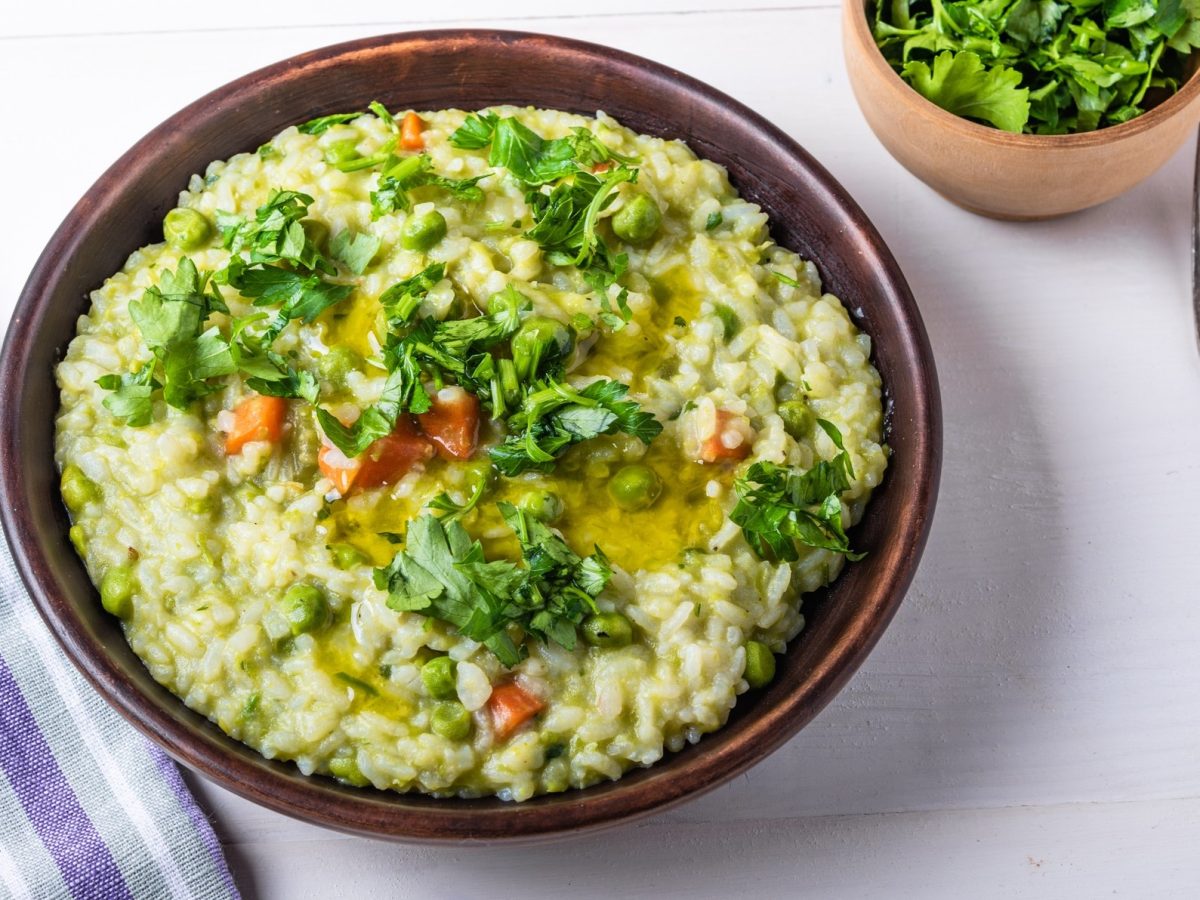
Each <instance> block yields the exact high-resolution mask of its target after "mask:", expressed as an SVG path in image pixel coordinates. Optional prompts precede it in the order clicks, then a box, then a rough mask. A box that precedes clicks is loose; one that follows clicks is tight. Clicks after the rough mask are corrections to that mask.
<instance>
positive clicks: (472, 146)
mask: <svg viewBox="0 0 1200 900" xmlns="http://www.w3.org/2000/svg"><path fill="white" fill-rule="evenodd" d="M498 121H500V117H499V116H497V115H496V114H495V113H490V112H481V113H472V114H471V115H469V116H467V118H466V121H464V122H463V123H462V125H460V126H459V127H458V128H457V129H455V131H454V133H453V134H451V135H450V146H451V147H457V148H458V149H459V150H482V149H483V148H484V147H486V146H487V145H488V144H490V143H491V142H492V134H493V132H494V131H495V130H496V123H497V122H498Z"/></svg>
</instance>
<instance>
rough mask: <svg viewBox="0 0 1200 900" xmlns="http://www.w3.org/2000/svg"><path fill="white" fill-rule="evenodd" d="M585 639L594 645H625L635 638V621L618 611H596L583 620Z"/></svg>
mask: <svg viewBox="0 0 1200 900" xmlns="http://www.w3.org/2000/svg"><path fill="white" fill-rule="evenodd" d="M583 639H584V640H585V641H587V642H588V643H589V644H591V645H592V646H593V647H624V646H626V645H627V644H629V643H630V642H631V641H632V640H633V623H632V622H630V621H629V620H628V619H627V618H625V617H624V616H623V615H621V614H620V613H618V612H610V613H596V615H594V616H588V617H587V618H586V619H584V620H583Z"/></svg>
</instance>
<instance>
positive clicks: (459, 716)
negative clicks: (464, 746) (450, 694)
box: [429, 700, 471, 741]
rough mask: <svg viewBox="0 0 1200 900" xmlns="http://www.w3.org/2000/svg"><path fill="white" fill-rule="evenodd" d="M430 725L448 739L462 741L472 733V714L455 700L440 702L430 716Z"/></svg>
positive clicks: (434, 730) (435, 731)
mask: <svg viewBox="0 0 1200 900" xmlns="http://www.w3.org/2000/svg"><path fill="white" fill-rule="evenodd" d="M429 727H430V728H431V729H433V733H434V734H440V735H441V736H442V737H444V738H446V739H447V740H450V741H461V740H464V739H465V738H466V737H467V735H469V734H470V733H471V714H470V713H469V712H467V708H466V707H465V706H463V705H462V704H461V703H459V702H457V701H455V700H450V701H447V702H445V703H439V704H438V705H437V706H435V707H434V708H433V712H432V713H431V714H430V716H429Z"/></svg>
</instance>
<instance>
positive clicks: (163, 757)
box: [146, 745, 241, 898]
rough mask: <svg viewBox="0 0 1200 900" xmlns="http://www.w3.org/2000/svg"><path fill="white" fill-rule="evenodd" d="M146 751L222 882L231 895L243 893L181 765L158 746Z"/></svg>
mask: <svg viewBox="0 0 1200 900" xmlns="http://www.w3.org/2000/svg"><path fill="white" fill-rule="evenodd" d="M146 752H148V753H149V754H150V756H151V758H152V759H153V760H154V765H155V766H156V767H157V769H158V774H160V775H161V776H162V778H163V781H165V782H166V783H167V785H168V786H169V787H170V788H171V792H172V793H173V794H174V795H175V799H176V800H178V801H179V805H180V806H181V807H183V811H184V812H185V813H187V817H188V819H190V820H191V823H192V827H193V828H195V829H196V833H197V834H198V835H200V840H201V841H202V842H203V844H204V849H205V850H207V851H208V855H209V856H210V857H212V861H213V865H214V866H215V867H216V869H217V871H218V872H220V873H221V882H222V883H223V884H224V885H225V889H226V890H227V891H229V896H230V897H233V898H237V897H240V896H241V894H239V893H238V889H237V885H235V884H234V883H233V876H232V875H231V874H230V873H229V865H228V864H227V863H226V862H225V854H224V853H222V852H221V845H220V844H219V843H218V842H217V835H216V833H215V832H214V831H213V828H212V824H211V823H210V822H209V821H208V818H207V817H206V816H205V815H204V813H203V812H202V811H201V809H200V804H199V803H197V802H196V798H195V797H193V796H192V792H191V791H189V790H188V788H187V785H186V784H184V783H183V776H182V775H180V774H179V767H178V766H177V765H175V763H174V762H173V761H172V760H171V757H169V756H167V754H165V753H163V751H161V750H159V749H158V748H157V747H151V746H149V745H147V747H146Z"/></svg>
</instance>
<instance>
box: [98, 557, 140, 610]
mask: <svg viewBox="0 0 1200 900" xmlns="http://www.w3.org/2000/svg"><path fill="white" fill-rule="evenodd" d="M100 603H101V605H102V606H103V607H104V608H105V610H107V611H108V612H110V613H112V614H113V615H114V616H116V617H117V618H119V619H124V618H126V617H127V616H128V615H129V614H130V613H131V612H133V570H132V569H131V568H130V567H129V566H113V567H112V568H110V569H109V570H108V571H107V572H105V573H104V577H103V578H102V579H100Z"/></svg>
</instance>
